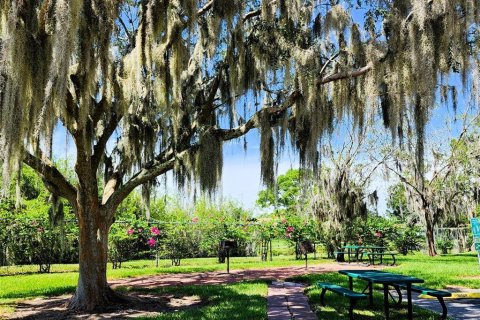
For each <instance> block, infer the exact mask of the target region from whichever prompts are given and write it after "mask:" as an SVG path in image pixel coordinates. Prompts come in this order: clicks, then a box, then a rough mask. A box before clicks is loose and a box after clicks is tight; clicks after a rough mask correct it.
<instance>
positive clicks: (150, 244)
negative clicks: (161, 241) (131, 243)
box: [147, 238, 157, 248]
mask: <svg viewBox="0 0 480 320" xmlns="http://www.w3.org/2000/svg"><path fill="white" fill-rule="evenodd" d="M147 243H148V245H149V246H150V248H153V247H155V245H156V244H157V241H156V240H155V239H154V238H150V239H148V241H147Z"/></svg>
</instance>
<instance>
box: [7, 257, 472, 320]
mask: <svg viewBox="0 0 480 320" xmlns="http://www.w3.org/2000/svg"><path fill="white" fill-rule="evenodd" d="M326 262H332V261H331V260H327V259H318V260H311V261H310V262H309V264H310V265H312V264H318V263H326ZM303 264H304V262H303V261H296V260H295V259H294V257H293V256H276V257H274V261H272V262H261V261H260V259H259V258H258V257H255V258H235V257H234V258H232V259H231V269H252V268H255V269H256V268H270V267H285V266H301V265H303ZM398 264H399V265H398V266H397V267H394V268H392V269H391V271H392V272H397V273H403V274H408V275H414V276H417V277H420V278H423V279H425V281H426V283H425V285H427V286H429V287H432V288H445V287H447V286H451V285H456V286H464V287H469V288H480V268H479V266H478V262H477V257H476V255H474V254H461V255H445V256H437V257H433V258H432V257H428V256H425V255H422V254H416V255H409V256H406V257H403V256H400V257H399V258H398ZM225 268H226V265H225V264H218V263H217V260H216V259H215V258H205V259H203V258H202V259H185V260H182V265H181V266H179V267H174V266H172V265H171V264H170V261H169V260H162V261H160V265H159V267H158V268H155V267H154V263H153V262H152V261H133V262H128V263H125V264H124V266H123V267H122V269H117V270H112V269H109V270H108V278H109V279H119V278H127V277H135V276H142V275H154V274H159V273H190V272H200V271H201V272H206V271H219V270H225ZM77 269H78V266H77V265H54V266H52V273H50V274H37V273H35V271H36V267H34V266H28V267H9V268H5V267H3V268H1V269H0V288H1V290H0V313H1V312H8V311H11V310H12V309H13V306H14V305H15V303H16V302H17V301H20V300H22V299H28V298H33V297H40V296H51V295H58V294H63V293H69V292H73V291H74V289H75V285H76V281H77ZM295 280H297V281H302V282H305V283H308V284H313V283H314V282H316V281H318V280H321V281H331V282H334V283H341V284H343V285H346V281H347V277H345V276H341V275H339V274H337V273H330V274H323V275H309V276H304V277H300V278H297V279H295ZM359 285H360V284H359ZM358 289H360V288H358ZM362 289H363V288H362ZM161 290H163V291H162V292H167V291H168V292H172V293H174V294H178V295H185V294H187V293H188V294H190V293H192V292H193V291H195V292H196V293H195V294H196V295H199V296H205V297H208V303H207V304H206V305H204V306H202V307H201V308H200V309H196V310H195V311H192V310H185V311H181V312H180V313H179V315H178V319H188V318H192V319H193V318H195V317H194V316H193V314H194V313H195V314H196V315H199V316H198V317H196V319H198V318H199V317H200V318H203V319H226V318H222V317H223V316H224V315H225V314H229V313H231V312H235V313H238V314H241V315H242V314H250V313H251V314H252V315H253V314H255V315H264V314H265V308H266V305H265V299H264V295H265V292H266V291H265V290H266V284H265V283H243V284H236V285H228V286H201V287H195V286H191V287H190V286H187V287H177V288H176V287H170V288H164V289H161ZM189 292H190V293H189ZM307 294H308V296H309V298H310V299H311V303H312V305H313V307H314V308H315V309H316V310H317V311H320V313H319V314H320V315H322V317H323V319H343V316H344V315H345V312H347V310H346V309H345V308H344V306H346V305H347V303H346V301H342V299H338V297H335V296H333V297H332V296H330V297H327V299H326V300H327V306H329V307H327V308H321V307H320V306H319V299H318V297H319V291H318V290H317V289H316V288H314V287H313V286H312V287H309V289H308V290H307ZM222 296H225V299H224V300H222ZM382 299H383V298H382V296H381V295H380V294H379V295H378V296H377V297H376V300H375V301H376V302H375V303H376V307H375V308H374V309H370V308H368V307H367V305H363V307H362V304H359V308H358V315H359V316H360V318H359V319H377V318H378V319H380V318H381V316H382V314H383V311H382ZM242 301H243V302H242ZM246 301H248V304H247V302H246ZM199 312H200V313H199ZM403 312H404V311H394V315H395V314H396V313H398V314H402V313H403ZM419 312H420V311H419ZM325 315H327V317H326V318H325ZM421 316H422V319H430V318H429V317H430V316H431V315H430V314H428V313H425V312H424V313H422V314H421ZM175 317H177V314H175V315H172V314H168V315H165V316H161V317H159V318H158V319H167V318H168V319H176V318H175ZM263 317H264V316H260V318H257V317H256V316H255V317H253V318H254V319H262V318H263ZM362 317H363V318H362ZM246 318H247V319H252V318H251V317H249V316H246ZM239 319H241V318H239ZM432 319H433V318H432Z"/></svg>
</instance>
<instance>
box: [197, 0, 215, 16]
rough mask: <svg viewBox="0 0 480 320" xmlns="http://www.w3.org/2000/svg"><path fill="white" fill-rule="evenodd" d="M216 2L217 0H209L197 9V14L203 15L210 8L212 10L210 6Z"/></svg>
mask: <svg viewBox="0 0 480 320" xmlns="http://www.w3.org/2000/svg"><path fill="white" fill-rule="evenodd" d="M214 2H215V0H210V1H208V2H207V3H206V4H205V5H204V6H203V7H201V8H200V9H198V11H197V15H199V16H201V15H203V14H204V13H205V12H207V11H208V10H210V8H212V7H213V3H214Z"/></svg>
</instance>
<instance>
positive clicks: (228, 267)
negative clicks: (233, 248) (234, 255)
mask: <svg viewBox="0 0 480 320" xmlns="http://www.w3.org/2000/svg"><path fill="white" fill-rule="evenodd" d="M227 273H230V248H227Z"/></svg>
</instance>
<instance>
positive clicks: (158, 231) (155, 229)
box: [150, 227, 161, 236]
mask: <svg viewBox="0 0 480 320" xmlns="http://www.w3.org/2000/svg"><path fill="white" fill-rule="evenodd" d="M150 231H151V232H152V234H153V235H156V236H158V235H159V234H160V233H161V231H160V229H158V228H157V227H152V228H151V229H150Z"/></svg>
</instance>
